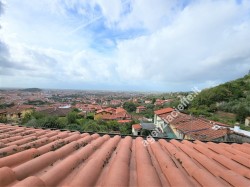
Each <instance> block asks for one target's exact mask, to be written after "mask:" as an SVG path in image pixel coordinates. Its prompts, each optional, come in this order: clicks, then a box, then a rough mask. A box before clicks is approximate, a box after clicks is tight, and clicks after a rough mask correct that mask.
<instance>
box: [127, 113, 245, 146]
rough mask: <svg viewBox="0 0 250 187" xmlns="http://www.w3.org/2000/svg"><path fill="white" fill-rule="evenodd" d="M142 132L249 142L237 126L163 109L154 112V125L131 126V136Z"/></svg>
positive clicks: (153, 134) (180, 137) (199, 138)
mask: <svg viewBox="0 0 250 187" xmlns="http://www.w3.org/2000/svg"><path fill="white" fill-rule="evenodd" d="M144 130H148V131H151V134H152V136H157V137H166V138H176V139H188V140H195V139H198V140H202V141H220V142H225V141H228V142H250V133H249V132H248V131H243V130H240V129H239V127H238V126H236V127H235V128H230V126H229V125H227V124H223V123H219V122H215V121H211V120H207V119H204V118H198V117H194V116H191V115H188V114H185V113H181V112H178V111H176V110H175V109H173V108H164V109H161V110H157V111H155V112H154V123H149V125H148V126H146V125H145V124H143V123H140V124H134V125H133V126H132V133H133V135H142V133H143V131H144Z"/></svg>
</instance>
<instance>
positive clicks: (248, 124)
mask: <svg viewBox="0 0 250 187" xmlns="http://www.w3.org/2000/svg"><path fill="white" fill-rule="evenodd" d="M245 126H246V127H248V126H250V116H249V117H247V118H246V119H245Z"/></svg>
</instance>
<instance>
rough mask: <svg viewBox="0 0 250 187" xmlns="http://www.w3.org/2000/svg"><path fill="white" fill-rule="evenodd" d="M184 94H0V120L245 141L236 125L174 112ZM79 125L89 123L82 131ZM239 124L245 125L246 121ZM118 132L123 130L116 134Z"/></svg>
mask: <svg viewBox="0 0 250 187" xmlns="http://www.w3.org/2000/svg"><path fill="white" fill-rule="evenodd" d="M187 94H188V93H171V94H168V95H167V96H166V95H165V97H169V98H164V96H163V97H162V98H161V96H162V95H161V94H155V93H136V92H134V93H132V92H131V93H129V92H102V91H74V90H71V91H70V90H40V89H35V88H34V89H24V90H18V89H17V90H14V89H13V90H1V92H0V98H1V109H0V120H1V122H2V123H7V124H12V125H24V126H27V125H28V126H29V125H30V126H32V124H33V126H36V125H37V124H39V123H40V122H39V120H37V121H35V120H34V119H33V118H34V116H35V114H36V115H37V114H40V115H45V116H54V117H56V118H58V121H66V122H65V123H64V124H63V125H61V124H60V123H59V122H58V124H57V123H54V122H50V121H46V122H44V123H43V124H41V125H40V127H47V128H59V129H61V128H65V129H70V130H82V131H89V132H91V131H92V132H93V133H94V132H106V133H115V134H127V135H133V136H145V137H147V136H150V137H151V136H152V137H156V138H168V139H172V138H174V139H188V140H202V141H218V142H250V132H249V131H246V130H243V129H240V125H239V124H237V123H236V124H233V125H232V124H231V125H230V124H226V123H222V122H218V121H214V120H211V119H207V118H205V117H204V116H202V115H199V116H194V115H191V114H190V113H188V112H187V111H186V110H181V111H177V110H176V109H174V108H173V107H176V106H177V105H176V103H177V104H178V102H184V99H185V95H187ZM174 105H176V106H174ZM32 115H33V116H32ZM171 116H173V117H171ZM70 118H71V122H70V121H69V120H70ZM170 118H171V119H170ZM67 120H68V121H67ZM34 123H37V124H34ZM85 123H88V124H89V125H88V127H86V128H84V127H85V126H84V125H85ZM111 123H113V124H112V125H110V124H111ZM91 124H92V125H91ZM53 125H54V126H53ZM244 125H245V126H246V127H248V126H249V117H246V119H245V124H244ZM103 126H112V127H108V128H106V127H103ZM38 127H39V125H38ZM125 127H126V128H125ZM123 128H124V129H126V130H123V131H122V130H121V129H123Z"/></svg>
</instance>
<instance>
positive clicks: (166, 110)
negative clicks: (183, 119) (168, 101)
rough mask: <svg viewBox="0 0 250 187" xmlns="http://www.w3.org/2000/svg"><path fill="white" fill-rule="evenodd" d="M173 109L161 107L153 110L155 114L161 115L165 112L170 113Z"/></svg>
mask: <svg viewBox="0 0 250 187" xmlns="http://www.w3.org/2000/svg"><path fill="white" fill-rule="evenodd" d="M173 110H174V109H173V108H163V109H160V110H156V111H154V112H155V114H157V115H161V114H166V113H170V112H172V111H173Z"/></svg>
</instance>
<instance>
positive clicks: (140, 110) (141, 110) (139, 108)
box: [136, 106, 147, 113]
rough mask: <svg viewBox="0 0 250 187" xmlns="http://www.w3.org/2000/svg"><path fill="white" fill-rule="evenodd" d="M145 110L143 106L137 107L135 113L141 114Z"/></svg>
mask: <svg viewBox="0 0 250 187" xmlns="http://www.w3.org/2000/svg"><path fill="white" fill-rule="evenodd" d="M146 109H147V108H146V107H145V106H138V107H136V113H141V112H143V111H145V110H146Z"/></svg>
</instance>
